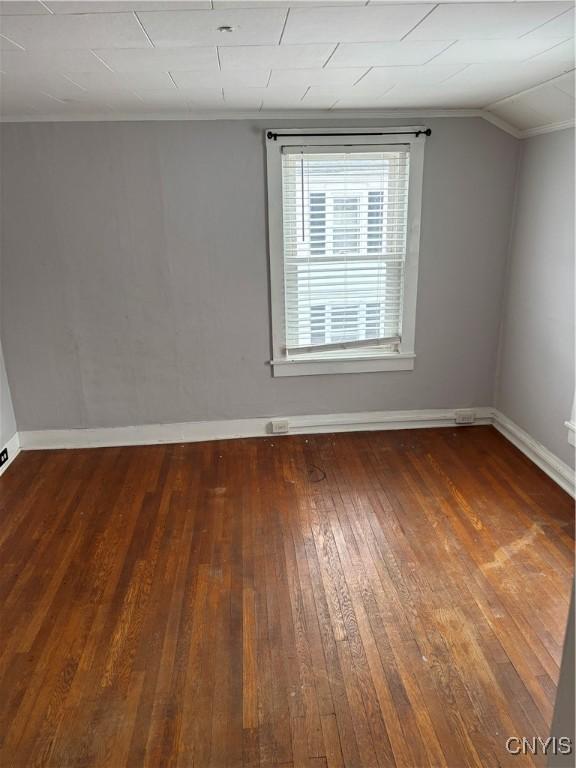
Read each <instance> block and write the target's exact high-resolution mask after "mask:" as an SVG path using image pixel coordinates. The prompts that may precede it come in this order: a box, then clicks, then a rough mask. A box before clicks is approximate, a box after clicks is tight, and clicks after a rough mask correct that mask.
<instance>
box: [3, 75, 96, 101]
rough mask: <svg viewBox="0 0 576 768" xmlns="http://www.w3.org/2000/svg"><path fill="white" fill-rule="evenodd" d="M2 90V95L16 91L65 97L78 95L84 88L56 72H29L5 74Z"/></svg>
mask: <svg viewBox="0 0 576 768" xmlns="http://www.w3.org/2000/svg"><path fill="white" fill-rule="evenodd" d="M0 91H1V92H2V97H4V96H9V95H10V94H16V93H28V94H32V93H44V94H49V95H50V96H53V97H54V98H59V99H65V98H68V97H72V96H75V95H78V93H81V92H82V88H81V87H80V86H79V85H77V84H74V83H73V82H71V81H70V80H68V79H67V78H65V77H63V76H62V75H58V74H55V73H51V74H33V75H31V74H29V75H10V74H8V75H5V74H3V75H2V76H1V77H0Z"/></svg>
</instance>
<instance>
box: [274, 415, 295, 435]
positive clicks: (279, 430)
mask: <svg viewBox="0 0 576 768" xmlns="http://www.w3.org/2000/svg"><path fill="white" fill-rule="evenodd" d="M270 431H271V432H272V434H273V435H281V434H283V433H285V432H289V431H290V423H289V422H288V419H274V420H273V421H271V422H270Z"/></svg>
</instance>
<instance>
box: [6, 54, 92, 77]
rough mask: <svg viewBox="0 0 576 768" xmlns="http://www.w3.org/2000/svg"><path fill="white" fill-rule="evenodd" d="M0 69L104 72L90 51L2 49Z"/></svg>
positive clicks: (27, 71)
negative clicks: (29, 51)
mask: <svg viewBox="0 0 576 768" xmlns="http://www.w3.org/2000/svg"><path fill="white" fill-rule="evenodd" d="M0 69H1V70H2V71H3V72H11V73H20V74H27V73H34V72H37V73H43V72H102V71H104V72H106V71H107V69H106V67H105V66H104V64H103V63H102V62H101V61H100V60H99V59H98V58H97V57H96V56H94V55H93V53H92V52H91V51H82V50H78V51H32V52H31V53H28V52H25V51H3V52H2V54H1V55H0Z"/></svg>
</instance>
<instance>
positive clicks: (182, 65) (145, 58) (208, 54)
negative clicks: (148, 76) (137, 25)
mask: <svg viewBox="0 0 576 768" xmlns="http://www.w3.org/2000/svg"><path fill="white" fill-rule="evenodd" d="M95 53H96V54H97V55H98V56H99V57H100V58H101V59H102V61H104V62H105V63H106V64H107V65H108V66H109V67H111V68H112V69H113V70H115V71H116V72H178V71H181V70H182V71H188V70H206V71H210V70H212V71H214V72H217V71H218V55H217V52H216V48H215V47H214V46H207V47H201V46H199V47H196V48H175V49H172V50H169V49H167V48H165V49H162V50H160V49H158V48H148V49H142V50H139V49H136V48H134V49H131V50H114V49H99V50H97V51H95Z"/></svg>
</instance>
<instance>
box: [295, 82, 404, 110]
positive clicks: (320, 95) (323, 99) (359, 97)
mask: <svg viewBox="0 0 576 768" xmlns="http://www.w3.org/2000/svg"><path fill="white" fill-rule="evenodd" d="M361 86H362V84H361V83H360V84H358V85H356V86H352V87H350V86H348V87H340V88H338V87H336V86H332V87H329V86H318V87H312V88H310V89H309V90H308V91H307V92H306V94H305V95H304V98H303V99H302V102H303V103H304V104H305V105H306V106H309V107H310V108H317V109H329V108H330V107H332V106H333V105H334V104H336V103H337V102H341V101H344V102H346V103H347V104H357V105H359V106H362V107H366V105H367V104H373V105H374V106H377V105H378V104H379V102H380V97H381V96H382V95H383V94H385V93H386V91H388V90H389V89H390V86H382V85H381V86H379V87H368V86H365V87H361Z"/></svg>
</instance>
